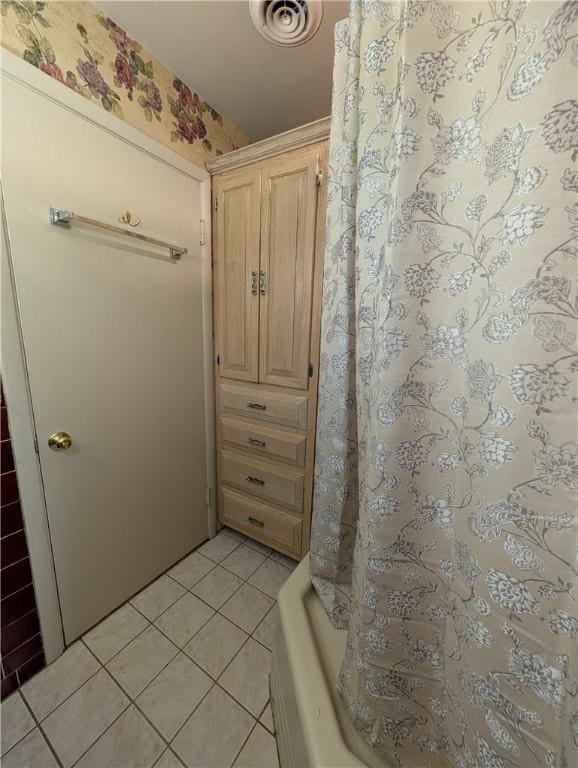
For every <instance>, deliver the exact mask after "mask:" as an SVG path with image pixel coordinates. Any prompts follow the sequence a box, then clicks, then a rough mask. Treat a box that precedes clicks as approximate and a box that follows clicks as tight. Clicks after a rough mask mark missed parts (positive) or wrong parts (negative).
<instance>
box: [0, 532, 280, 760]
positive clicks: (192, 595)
mask: <svg viewBox="0 0 578 768" xmlns="http://www.w3.org/2000/svg"><path fill="white" fill-rule="evenodd" d="M294 567H295V563H294V562H293V561H292V560H289V559H288V558H285V557H284V556H283V555H279V554H278V553H276V552H271V550H270V549H268V548H267V547H264V546H262V545H261V544H258V543H256V542H254V541H251V540H250V539H246V538H245V537H244V536H242V535H240V534H237V533H236V532H235V531H231V530H229V529H224V530H223V531H221V533H219V534H218V536H216V537H215V538H214V539H212V540H211V541H208V542H206V543H205V544H203V545H202V546H200V547H199V548H198V549H197V550H196V551H195V552H193V553H192V554H190V555H188V556H187V557H185V558H184V559H183V560H181V561H180V562H179V563H177V565H175V566H174V567H173V568H171V569H170V570H169V571H167V573H166V574H164V575H162V576H160V577H159V578H158V579H157V580H156V581H155V582H153V583H152V584H150V585H149V586H148V587H147V588H146V589H144V590H143V591H142V592H141V593H140V594H138V595H136V597H134V598H133V599H132V600H130V601H129V602H127V603H126V604H125V605H123V606H122V607H121V608H119V609H118V610H117V611H115V612H114V613H113V614H111V615H110V616H109V617H108V618H106V619H105V620H104V621H103V622H102V623H101V624H99V625H98V626H97V627H95V628H94V629H91V630H90V632H88V633H87V634H86V635H84V637H83V638H81V639H80V640H79V641H77V642H76V643H74V645H72V646H71V647H70V648H68V649H67V650H66V652H65V653H64V654H63V655H62V656H61V657H60V658H59V659H57V660H56V661H55V662H54V663H53V664H51V665H50V666H49V667H47V668H45V669H44V670H42V671H41V672H40V673H39V674H38V675H36V677H34V678H32V679H31V680H30V681H29V682H27V683H26V684H25V685H24V686H23V687H22V689H21V690H20V691H18V692H16V693H14V694H12V696H10V697H9V698H8V699H6V700H5V701H4V702H3V703H2V708H1V714H2V745H1V754H2V768H53V767H58V768H72V766H78V767H79V768H106V767H107V766H110V768H149V767H151V766H157V767H158V768H177V767H179V766H180V767H181V768H182V766H186V768H211V767H214V768H226V766H235V767H236V768H277V766H278V759H277V748H276V743H275V738H274V736H273V719H272V717H271V708H270V704H269V679H268V677H269V668H270V661H271V647H272V641H273V636H274V633H275V629H276V622H277V608H276V598H277V593H278V591H279V588H280V586H281V585H282V584H283V582H284V581H285V579H286V578H287V577H288V576H289V575H290V573H291V570H292V569H293V568H294Z"/></svg>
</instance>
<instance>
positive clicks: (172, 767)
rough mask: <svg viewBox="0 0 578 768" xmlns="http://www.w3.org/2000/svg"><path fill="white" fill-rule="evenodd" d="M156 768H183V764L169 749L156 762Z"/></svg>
mask: <svg viewBox="0 0 578 768" xmlns="http://www.w3.org/2000/svg"><path fill="white" fill-rule="evenodd" d="M154 768H183V764H182V762H181V761H180V760H179V758H178V757H177V756H176V755H175V753H174V752H172V751H171V750H170V749H167V750H165V751H164V752H163V753H162V755H161V756H160V757H159V759H158V760H157V761H156V763H155V765H154Z"/></svg>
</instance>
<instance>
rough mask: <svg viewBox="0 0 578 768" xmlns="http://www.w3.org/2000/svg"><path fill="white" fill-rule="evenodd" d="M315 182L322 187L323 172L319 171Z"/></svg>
mask: <svg viewBox="0 0 578 768" xmlns="http://www.w3.org/2000/svg"><path fill="white" fill-rule="evenodd" d="M315 180H316V182H317V186H318V187H320V186H321V185H322V184H323V171H317V173H316V174H315Z"/></svg>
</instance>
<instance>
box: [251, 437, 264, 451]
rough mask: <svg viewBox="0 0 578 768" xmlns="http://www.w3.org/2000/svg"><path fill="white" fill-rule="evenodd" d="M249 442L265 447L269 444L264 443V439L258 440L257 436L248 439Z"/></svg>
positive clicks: (258, 446)
mask: <svg viewBox="0 0 578 768" xmlns="http://www.w3.org/2000/svg"><path fill="white" fill-rule="evenodd" d="M247 442H248V443H249V445H256V446H257V448H265V446H266V445H267V443H264V442H263V441H262V440H257V438H256V437H250V438H249V439H248V440H247Z"/></svg>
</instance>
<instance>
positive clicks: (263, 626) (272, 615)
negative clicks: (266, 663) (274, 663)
mask: <svg viewBox="0 0 578 768" xmlns="http://www.w3.org/2000/svg"><path fill="white" fill-rule="evenodd" d="M278 631H279V609H278V608H277V606H276V605H275V606H273V608H271V610H270V611H269V613H268V614H267V615H266V616H265V618H264V619H263V621H262V622H261V623H260V624H259V626H258V627H257V629H256V630H255V631H254V632H253V637H254V638H255V639H257V640H258V641H259V642H260V643H263V645H266V646H267V648H268V649H269V650H270V651H272V650H273V645H274V644H275V641H276V639H277V633H278Z"/></svg>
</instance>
